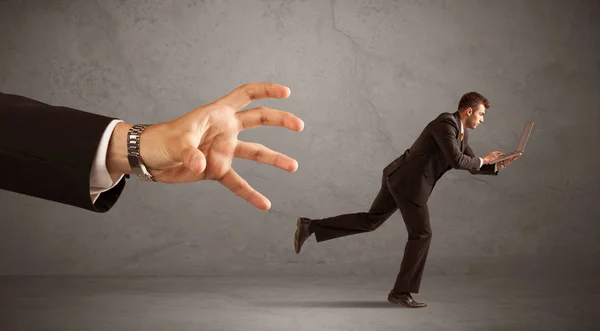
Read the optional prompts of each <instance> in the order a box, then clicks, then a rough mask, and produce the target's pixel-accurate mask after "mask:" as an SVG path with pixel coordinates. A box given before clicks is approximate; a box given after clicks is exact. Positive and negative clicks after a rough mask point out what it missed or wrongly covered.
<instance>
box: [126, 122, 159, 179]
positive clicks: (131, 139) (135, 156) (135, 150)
mask: <svg viewBox="0 0 600 331" xmlns="http://www.w3.org/2000/svg"><path fill="white" fill-rule="evenodd" d="M149 126H150V124H136V125H134V126H132V127H131V129H129V132H128V133H127V160H128V161H129V166H130V167H131V170H132V171H133V173H134V174H136V175H137V176H138V178H139V179H140V180H143V181H145V182H154V181H155V180H154V177H153V176H152V174H150V172H148V169H147V168H146V165H145V164H144V160H142V156H141V155H140V137H141V135H142V132H144V130H146V128H147V127H149Z"/></svg>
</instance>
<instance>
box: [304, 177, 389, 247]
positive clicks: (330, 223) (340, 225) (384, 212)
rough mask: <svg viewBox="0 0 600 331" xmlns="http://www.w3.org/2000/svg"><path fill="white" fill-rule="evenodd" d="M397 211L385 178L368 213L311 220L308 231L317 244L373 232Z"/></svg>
mask: <svg viewBox="0 0 600 331" xmlns="http://www.w3.org/2000/svg"><path fill="white" fill-rule="evenodd" d="M396 210H398V206H397V205H396V201H395V200H394V198H393V197H392V194H391V193H390V190H389V188H388V184H387V180H386V176H385V175H383V177H382V180H381V189H380V190H379V193H378V194H377V197H375V200H374V201H373V203H372V204H371V208H370V209H369V211H368V212H360V213H352V214H343V215H338V216H333V217H328V218H323V219H313V220H311V222H310V231H311V233H313V232H314V234H315V238H316V239H317V242H321V241H325V240H329V239H333V238H338V237H343V236H347V235H351V234H357V233H362V232H368V231H373V230H375V229H377V228H378V227H379V226H380V225H381V224H383V222H385V221H386V220H387V219H388V218H390V216H392V214H393V213H394V212H396Z"/></svg>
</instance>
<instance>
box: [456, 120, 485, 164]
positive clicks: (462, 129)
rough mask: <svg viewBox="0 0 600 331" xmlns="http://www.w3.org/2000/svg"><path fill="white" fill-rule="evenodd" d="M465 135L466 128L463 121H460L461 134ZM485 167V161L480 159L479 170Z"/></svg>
mask: <svg viewBox="0 0 600 331" xmlns="http://www.w3.org/2000/svg"><path fill="white" fill-rule="evenodd" d="M464 133H465V127H464V126H463V123H462V121H460V134H461V135H463V134H464ZM481 167H483V159H482V158H479V169H481Z"/></svg>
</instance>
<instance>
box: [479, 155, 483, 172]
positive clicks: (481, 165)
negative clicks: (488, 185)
mask: <svg viewBox="0 0 600 331" xmlns="http://www.w3.org/2000/svg"><path fill="white" fill-rule="evenodd" d="M481 167H483V159H482V158H479V169H481Z"/></svg>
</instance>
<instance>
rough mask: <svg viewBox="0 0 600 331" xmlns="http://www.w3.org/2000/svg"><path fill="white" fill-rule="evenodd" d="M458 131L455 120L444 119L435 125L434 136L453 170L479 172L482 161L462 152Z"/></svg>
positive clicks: (433, 128)
mask: <svg viewBox="0 0 600 331" xmlns="http://www.w3.org/2000/svg"><path fill="white" fill-rule="evenodd" d="M458 130H459V128H457V127H456V123H455V122H454V120H453V119H451V118H442V119H441V120H439V121H437V122H436V123H434V124H433V127H432V134H433V138H434V139H435V142H436V143H437V144H438V146H439V147H440V149H441V150H442V153H443V154H444V157H445V158H446V160H447V161H448V163H449V164H450V166H451V167H452V168H454V169H463V170H469V171H477V170H479V167H480V166H481V160H480V159H479V158H478V157H475V156H474V155H467V154H466V153H463V152H461V150H460V143H459V141H458V138H457V136H458V133H459V131H458Z"/></svg>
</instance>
